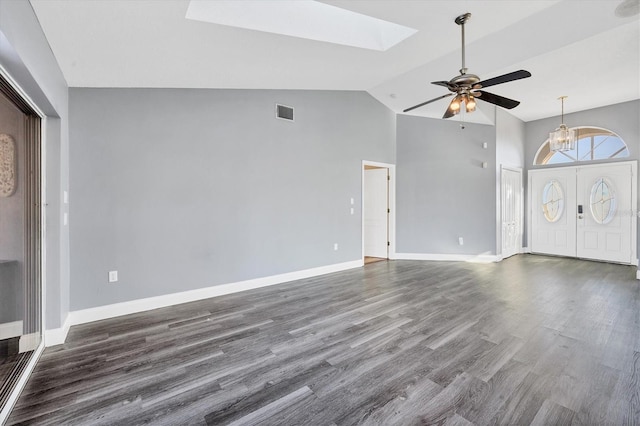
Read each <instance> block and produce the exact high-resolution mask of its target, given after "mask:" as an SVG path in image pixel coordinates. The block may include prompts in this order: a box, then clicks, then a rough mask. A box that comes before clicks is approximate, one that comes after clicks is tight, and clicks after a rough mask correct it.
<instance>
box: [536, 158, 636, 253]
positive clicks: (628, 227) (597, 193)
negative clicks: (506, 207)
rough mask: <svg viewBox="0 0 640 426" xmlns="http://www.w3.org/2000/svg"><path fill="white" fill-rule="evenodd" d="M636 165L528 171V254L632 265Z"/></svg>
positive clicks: (621, 164) (632, 163) (634, 233)
mask: <svg viewBox="0 0 640 426" xmlns="http://www.w3.org/2000/svg"><path fill="white" fill-rule="evenodd" d="M636 170H637V163H636V162H635V161H633V162H620V163H609V164H596V165H588V166H579V167H562V168H554V169H545V170H531V171H530V172H529V197H530V204H529V205H530V206H531V211H530V214H531V215H530V217H531V227H530V239H529V241H530V242H531V252H532V253H541V254H551V255H559V256H569V257H578V258H582V259H591V260H600V261H607V262H615V263H624V264H635V263H636V220H635V216H636V212H637V192H636Z"/></svg>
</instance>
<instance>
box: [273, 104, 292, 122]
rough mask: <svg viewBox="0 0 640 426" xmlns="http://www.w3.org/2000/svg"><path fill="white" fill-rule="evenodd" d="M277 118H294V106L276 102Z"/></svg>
mask: <svg viewBox="0 0 640 426" xmlns="http://www.w3.org/2000/svg"><path fill="white" fill-rule="evenodd" d="M276 118H280V119H282V120H289V121H294V120H293V107H288V106H286V105H280V104H276Z"/></svg>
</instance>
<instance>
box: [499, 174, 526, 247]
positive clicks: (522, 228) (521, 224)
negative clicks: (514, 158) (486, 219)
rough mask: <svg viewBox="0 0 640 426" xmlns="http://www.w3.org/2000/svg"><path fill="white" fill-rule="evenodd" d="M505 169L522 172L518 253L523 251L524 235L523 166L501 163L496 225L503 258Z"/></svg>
mask: <svg viewBox="0 0 640 426" xmlns="http://www.w3.org/2000/svg"><path fill="white" fill-rule="evenodd" d="M503 170H509V171H512V172H516V173H519V174H520V230H519V232H518V233H519V234H520V247H519V248H518V254H519V253H522V251H523V248H522V243H523V237H524V171H523V169H522V167H509V166H504V165H500V194H499V198H498V208H497V216H498V226H497V227H496V243H497V246H496V247H500V254H499V258H500V259H502V258H503V255H504V248H503V247H502V242H503V241H504V236H503V235H502V196H503V194H502V189H503V187H502V172H503Z"/></svg>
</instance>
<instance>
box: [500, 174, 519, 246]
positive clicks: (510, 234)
mask: <svg viewBox="0 0 640 426" xmlns="http://www.w3.org/2000/svg"><path fill="white" fill-rule="evenodd" d="M500 182H501V190H500V194H501V209H500V211H501V215H500V216H501V219H500V220H501V223H502V226H501V231H502V232H501V233H502V257H503V258H507V257H510V256H513V255H514V254H518V253H520V249H521V248H522V170H512V169H502V172H501V174H500Z"/></svg>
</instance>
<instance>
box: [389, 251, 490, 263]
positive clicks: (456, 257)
mask: <svg viewBox="0 0 640 426" xmlns="http://www.w3.org/2000/svg"><path fill="white" fill-rule="evenodd" d="M395 259H397V260H434V261H443V262H470V263H492V262H500V261H501V260H502V256H501V255H495V254H439V253H396V257H395Z"/></svg>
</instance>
